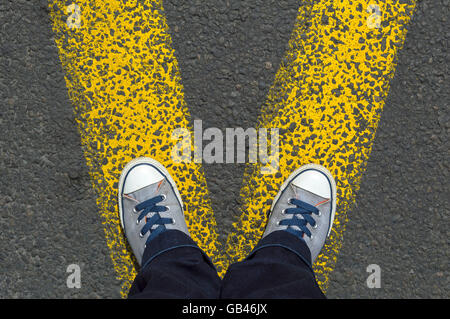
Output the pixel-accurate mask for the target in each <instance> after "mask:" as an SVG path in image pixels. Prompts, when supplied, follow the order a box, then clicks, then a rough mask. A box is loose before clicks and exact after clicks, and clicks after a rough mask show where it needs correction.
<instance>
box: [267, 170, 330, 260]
mask: <svg viewBox="0 0 450 319" xmlns="http://www.w3.org/2000/svg"><path fill="white" fill-rule="evenodd" d="M335 212H336V183H335V181H334V178H333V176H331V173H330V172H329V171H328V170H327V169H326V168H325V167H323V166H321V165H317V164H308V165H304V166H302V167H300V168H299V169H297V170H296V171H295V172H294V173H292V174H291V175H290V176H289V177H288V179H287V180H286V181H285V182H284V184H283V185H282V186H281V189H280V191H279V192H278V194H277V196H276V197H275V199H274V201H273V203H272V207H271V209H270V215H269V221H268V223H267V226H266V230H265V232H264V234H263V238H264V237H265V236H267V235H268V234H270V233H272V232H274V231H277V230H285V231H288V232H290V233H292V234H294V235H296V236H298V237H300V238H301V239H303V240H304V241H305V242H306V245H307V246H308V248H309V250H310V251H311V262H312V263H314V261H315V260H316V258H317V256H318V255H319V253H320V251H321V249H322V247H323V245H324V244H325V240H326V238H327V237H328V235H329V234H330V231H331V227H332V226H333V221H334V214H335Z"/></svg>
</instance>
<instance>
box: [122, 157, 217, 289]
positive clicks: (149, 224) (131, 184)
mask: <svg viewBox="0 0 450 319" xmlns="http://www.w3.org/2000/svg"><path fill="white" fill-rule="evenodd" d="M119 215H120V221H121V225H122V227H123V229H124V232H125V235H126V237H127V240H128V242H129V244H130V246H131V248H132V250H133V253H134V255H135V256H136V259H137V262H138V263H139V265H141V270H140V272H139V274H138V275H137V277H136V279H135V281H134V283H133V285H132V287H131V289H130V292H129V297H130V298H217V297H218V296H219V293H220V285H221V280H220V278H219V276H218V275H217V272H216V269H215V268H214V266H213V265H212V263H211V261H210V260H209V258H208V257H207V256H206V254H205V253H204V252H203V251H202V250H201V249H200V248H199V247H198V246H197V245H196V244H195V242H194V241H193V240H192V239H191V237H190V235H189V231H188V228H187V225H186V222H185V219H184V213H183V204H182V200H181V196H180V194H179V192H178V190H177V188H176V185H175V182H174V181H173V179H172V177H171V176H170V174H169V173H168V172H167V170H166V169H165V168H164V167H163V166H162V165H161V164H160V163H158V162H157V161H155V160H153V159H150V158H138V159H135V160H133V161H131V162H130V163H128V164H127V165H126V167H125V168H124V170H123V172H122V175H121V176H120V181H119Z"/></svg>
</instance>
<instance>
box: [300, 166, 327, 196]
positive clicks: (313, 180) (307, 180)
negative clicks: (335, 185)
mask: <svg viewBox="0 0 450 319" xmlns="http://www.w3.org/2000/svg"><path fill="white" fill-rule="evenodd" d="M292 184H293V185H295V186H297V187H300V188H302V189H304V190H307V191H308V192H311V193H313V194H316V195H318V196H320V197H323V198H327V199H328V198H331V187H330V183H329V181H328V178H327V177H326V176H325V175H324V174H323V173H321V172H320V171H317V170H307V171H305V172H303V173H300V175H298V176H297V177H296V178H295V179H294V180H293V181H292Z"/></svg>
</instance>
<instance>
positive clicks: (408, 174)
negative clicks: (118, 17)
mask: <svg viewBox="0 0 450 319" xmlns="http://www.w3.org/2000/svg"><path fill="white" fill-rule="evenodd" d="M163 3H164V8H165V11H166V16H167V21H168V24H169V28H170V31H171V35H172V39H173V45H174V48H175V50H176V55H177V58H178V62H179V65H180V70H181V76H182V79H183V85H184V88H185V99H186V101H187V105H188V106H189V109H190V112H191V115H192V118H193V119H202V120H203V127H204V128H207V127H218V128H220V129H225V128H227V127H243V128H248V127H254V126H255V125H256V120H257V112H258V111H259V108H260V106H261V105H262V104H263V103H264V100H265V98H266V96H267V93H268V89H269V87H270V85H271V83H272V82H273V79H274V76H275V72H276V71H277V68H278V65H279V63H280V60H281V58H282V56H283V53H284V51H285V49H286V45H287V42H288V40H289V36H290V33H291V30H292V28H293V24H294V20H295V17H296V13H297V10H298V6H299V5H302V2H298V1H293V0H286V1H267V0H266V1H263V0H259V1H257V0H248V1H230V2H229V3H228V2H224V1H209V2H205V1H184V0H177V1H174V0H167V1H164V2H163ZM449 9H450V3H449V2H448V1H444V0H442V1H441V0H438V1H428V2H425V1H420V2H418V3H417V5H416V11H415V13H414V17H413V19H412V21H411V24H410V26H409V27H408V34H407V37H406V42H405V45H404V48H403V49H402V50H401V51H400V53H399V56H398V65H397V68H396V73H395V77H394V79H393V80H392V82H391V86H390V91H389V96H388V98H387V101H386V105H385V106H384V111H383V114H382V118H381V122H380V125H379V127H378V130H377V133H376V138H375V142H374V144H373V150H372V154H371V157H370V160H369V162H368V165H367V170H366V172H365V174H364V176H363V179H362V182H361V188H360V190H359V192H358V194H357V197H356V203H355V205H354V207H353V209H352V210H351V211H350V212H348V216H349V221H348V223H347V226H346V230H345V233H344V242H343V248H342V249H341V251H340V253H339V256H338V261H337V267H336V269H335V270H334V272H333V273H332V274H331V276H330V284H329V289H328V291H327V296H328V297H329V298H349V297H350V298H361V297H370V298H424V297H431V298H449V297H450V284H449V271H448V270H449V252H450V250H449V240H448V238H449V237H450V236H449V225H450V223H449V208H448V207H449V204H450V203H449V194H450V192H449V187H448V178H449V159H450V156H449V141H448V132H449V128H450V106H449V101H450V96H449V95H450V94H449V92H450V87H449V67H448V63H449V56H450V54H449V52H448V43H449V37H450V33H449V22H448V16H449ZM212 70H213V71H214V72H212ZM0 105H1V108H0V127H1V130H0V132H1V136H0V173H1V176H2V183H1V184H0V206H1V214H0V230H1V232H0V265H1V267H0V297H1V298H52V297H53V298H55V297H57V298H66V297H67V298H82V297H87V298H118V297H120V283H119V281H118V280H116V278H115V276H116V274H115V272H114V269H113V266H112V263H111V259H110V255H109V250H108V248H107V246H106V241H105V237H104V230H103V225H102V221H101V219H100V216H99V215H98V213H97V211H98V209H97V205H96V194H95V193H94V191H93V189H92V187H91V182H90V179H89V175H88V170H87V167H86V163H85V159H84V155H83V152H82V149H81V145H80V135H79V133H78V131H77V127H76V123H75V121H74V114H73V106H72V104H71V101H70V100H69V97H68V94H67V88H66V83H65V81H64V73H63V70H62V67H61V62H60V59H59V56H58V50H57V47H56V46H55V42H54V39H53V33H52V29H51V21H50V17H49V10H48V4H47V2H46V1H20V0H14V1H7V0H2V1H1V2H0ZM204 167H205V172H206V179H207V181H208V187H209V192H210V195H211V199H212V206H213V209H214V211H215V212H216V213H215V216H216V219H217V222H218V224H219V226H220V228H221V229H223V230H224V231H223V232H221V233H220V236H221V237H220V239H221V240H225V238H226V235H227V233H228V232H229V231H230V230H231V223H232V222H233V220H234V218H235V217H236V214H238V207H239V206H240V202H239V201H240V199H239V191H240V187H241V183H242V175H243V171H244V164H239V165H237V164H235V165H233V164H204ZM69 264H78V265H80V266H81V272H82V287H81V288H80V289H69V288H67V285H66V279H67V276H68V273H67V272H66V268H67V266H68V265H69ZM370 264H377V265H379V266H380V268H381V288H375V289H369V288H368V287H367V284H366V279H367V277H368V275H369V273H367V271H366V268H367V266H368V265H370Z"/></svg>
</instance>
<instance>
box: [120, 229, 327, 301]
mask: <svg viewBox="0 0 450 319" xmlns="http://www.w3.org/2000/svg"><path fill="white" fill-rule="evenodd" d="M142 260H143V263H142V265H143V266H142V269H141V271H140V272H139V274H138V275H137V276H136V278H135V280H134V283H133V285H132V287H131V289H130V292H129V295H128V297H129V298H183V299H184V298H186V299H196V298H213V299H217V298H225V299H228V298H266V299H271V298H325V296H324V294H323V293H322V291H321V290H320V288H319V286H318V285H317V282H316V280H315V277H314V273H313V270H312V268H311V254H310V252H309V249H308V247H307V246H306V244H305V242H304V241H303V240H301V239H299V238H297V237H295V236H294V235H292V234H290V233H288V232H286V231H277V232H273V233H272V234H270V235H268V236H266V237H265V238H264V239H262V240H261V241H260V242H259V243H258V245H257V246H256V247H255V249H253V251H252V252H251V253H250V255H249V256H248V257H247V258H246V259H245V260H244V261H242V262H238V263H236V264H233V265H231V266H230V267H229V269H228V271H227V273H226V275H225V277H224V279H223V280H221V279H220V277H219V276H218V275H217V272H216V269H215V268H214V266H213V264H212V263H211V261H210V259H209V258H208V256H206V254H205V253H204V252H203V251H202V250H201V249H200V248H199V247H198V246H197V245H196V244H195V242H194V241H193V240H192V239H191V238H189V237H188V236H187V235H185V234H184V233H182V232H180V231H177V230H169V231H166V232H164V233H162V234H160V235H159V236H158V237H156V238H155V239H154V240H152V242H151V244H150V245H148V247H147V248H146V250H145V252H144V257H143V259H142Z"/></svg>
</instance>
